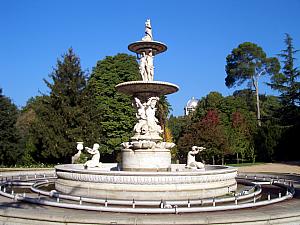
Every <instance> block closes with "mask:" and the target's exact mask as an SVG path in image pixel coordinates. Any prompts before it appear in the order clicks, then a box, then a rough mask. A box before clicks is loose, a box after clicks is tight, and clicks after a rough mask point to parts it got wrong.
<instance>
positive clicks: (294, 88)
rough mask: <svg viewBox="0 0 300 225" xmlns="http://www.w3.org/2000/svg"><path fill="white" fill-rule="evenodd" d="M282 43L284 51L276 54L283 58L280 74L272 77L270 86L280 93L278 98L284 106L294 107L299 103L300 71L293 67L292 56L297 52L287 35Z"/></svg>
mask: <svg viewBox="0 0 300 225" xmlns="http://www.w3.org/2000/svg"><path fill="white" fill-rule="evenodd" d="M284 42H285V44H286V49H284V50H282V51H281V53H280V54H278V55H279V56H280V57H281V58H283V61H282V62H283V67H282V73H278V74H275V75H274V76H272V78H271V84H270V85H271V87H272V88H273V89H275V90H277V91H279V92H280V93H281V95H280V97H281V99H282V103H283V104H284V105H285V106H294V105H295V104H297V103H298V104H299V103H300V80H299V79H300V71H299V70H298V68H296V67H295V66H294V60H295V58H294V55H295V53H296V52H298V51H299V50H295V48H294V46H293V39H292V37H291V36H290V35H289V34H286V37H285V39H284Z"/></svg>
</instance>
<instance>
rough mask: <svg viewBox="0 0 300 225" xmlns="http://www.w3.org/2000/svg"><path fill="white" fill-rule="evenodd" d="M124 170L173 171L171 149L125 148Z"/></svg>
mask: <svg viewBox="0 0 300 225" xmlns="http://www.w3.org/2000/svg"><path fill="white" fill-rule="evenodd" d="M122 170H123V171H153V172H158V171H171V154H170V150H169V149H135V150H132V149H123V150H122Z"/></svg>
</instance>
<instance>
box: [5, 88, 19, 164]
mask: <svg viewBox="0 0 300 225" xmlns="http://www.w3.org/2000/svg"><path fill="white" fill-rule="evenodd" d="M17 117H18V109H17V107H16V106H15V105H14V104H13V103H12V102H11V100H10V99H9V98H7V97H6V96H4V95H3V94H2V89H0V127H1V129H0V164H1V165H6V166H9V165H14V164H15V163H16V162H17V160H18V158H19V156H20V154H21V151H20V148H19V145H18V141H19V133H18V131H17V129H16V122H17Z"/></svg>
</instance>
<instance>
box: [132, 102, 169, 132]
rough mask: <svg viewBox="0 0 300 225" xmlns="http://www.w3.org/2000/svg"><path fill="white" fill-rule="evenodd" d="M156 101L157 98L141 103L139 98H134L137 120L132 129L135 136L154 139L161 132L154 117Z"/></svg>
mask: <svg viewBox="0 0 300 225" xmlns="http://www.w3.org/2000/svg"><path fill="white" fill-rule="evenodd" d="M158 100H159V98H158V97H150V98H149V99H148V101H147V102H144V103H142V102H141V100H140V99H139V98H137V97H135V98H134V101H135V102H134V105H135V107H136V109H137V113H136V118H137V119H138V122H137V124H136V125H135V126H134V128H133V129H134V131H135V133H136V134H139V135H149V136H152V137H154V136H155V137H156V136H157V135H159V134H161V133H162V132H163V131H162V129H161V127H160V126H159V125H158V124H157V123H158V119H157V118H156V117H155V112H156V103H157V101H158Z"/></svg>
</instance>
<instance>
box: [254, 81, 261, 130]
mask: <svg viewBox="0 0 300 225" xmlns="http://www.w3.org/2000/svg"><path fill="white" fill-rule="evenodd" d="M252 82H253V86H254V88H255V96H256V115H257V117H256V119H257V124H258V126H259V127H260V126H261V120H260V104H259V93H258V77H256V78H254V77H253V78H252Z"/></svg>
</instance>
